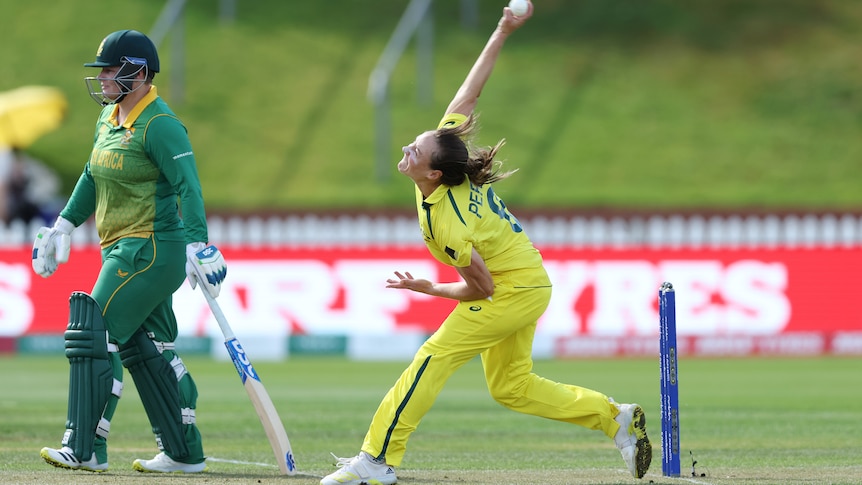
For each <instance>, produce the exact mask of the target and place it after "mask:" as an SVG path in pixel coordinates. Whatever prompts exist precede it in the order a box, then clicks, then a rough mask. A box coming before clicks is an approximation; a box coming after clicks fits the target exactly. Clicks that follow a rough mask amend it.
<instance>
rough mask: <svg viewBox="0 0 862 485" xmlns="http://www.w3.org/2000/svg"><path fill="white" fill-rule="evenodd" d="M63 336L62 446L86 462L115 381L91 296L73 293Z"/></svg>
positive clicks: (102, 325) (99, 313) (98, 311)
mask: <svg viewBox="0 0 862 485" xmlns="http://www.w3.org/2000/svg"><path fill="white" fill-rule="evenodd" d="M64 337H65V340H66V357H67V358H68V359H69V406H68V414H67V417H66V434H65V435H64V436H63V445H65V446H68V447H70V448H72V450H74V451H75V456H77V457H78V459H80V460H82V461H86V460H89V459H90V458H91V457H92V455H93V442H94V440H95V436H96V427H97V426H98V425H99V420H100V419H101V417H102V413H103V412H104V410H105V405H106V404H107V402H108V399H109V398H110V396H111V388H112V386H113V382H114V370H113V366H112V364H111V357H110V355H109V353H108V332H107V330H106V329H105V322H104V321H103V320H102V310H101V309H100V308H99V304H98V303H96V301H95V300H93V298H92V297H90V295H88V294H86V293H82V292H74V293H72V296H71V297H70V298H69V325H68V326H67V327H66V333H65V334H64Z"/></svg>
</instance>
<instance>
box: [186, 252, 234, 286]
mask: <svg viewBox="0 0 862 485" xmlns="http://www.w3.org/2000/svg"><path fill="white" fill-rule="evenodd" d="M186 276H187V277H188V280H189V284H190V285H191V286H192V289H195V288H196V287H197V285H198V283H200V284H201V287H202V288H203V289H204V290H205V291H206V292H207V293H209V294H210V296H212V297H213V298H216V297H217V296H218V294H219V292H220V291H221V283H222V281H224V279H225V276H227V265H226V264H225V262H224V257H222V255H221V251H219V250H218V248H217V247H215V246H212V245H210V246H207V245H206V244H205V243H202V242H196V243H191V244H187V245H186Z"/></svg>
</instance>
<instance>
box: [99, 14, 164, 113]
mask: <svg viewBox="0 0 862 485" xmlns="http://www.w3.org/2000/svg"><path fill="white" fill-rule="evenodd" d="M84 66H86V67H99V68H105V67H115V66H118V67H120V69H119V71H117V74H116V75H115V76H114V77H113V78H104V77H95V76H92V77H86V78H84V81H85V83H86V84H87V89H88V91H89V93H90V96H91V97H92V98H93V99H94V100H96V102H97V103H99V104H101V105H102V106H106V105H109V104H113V103H119V102H120V101H122V100H123V99H124V98H125V97H126V95H127V94H129V93H131V92H133V91H135V90H136V89H138V88H140V87H141V86H143V85H144V83H143V82H141V81H135V78H136V77H137V76H138V74H139V73H140V72H142V71H143V72H144V79H147V78H148V77H150V73H155V72H159V54H158V52H157V51H156V46H155V44H153V41H152V40H150V38H149V37H147V36H146V35H144V34H142V33H141V32H138V31H137V30H118V31H116V32H112V33H110V34H108V36H107V37H105V38H104V39H102V42H101V44H99V49H98V50H97V51H96V60H95V61H94V62H88V63H86V64H84ZM103 81H114V82H116V87H117V88H118V92H116V93H109V92H105V90H103V88H102V82H103Z"/></svg>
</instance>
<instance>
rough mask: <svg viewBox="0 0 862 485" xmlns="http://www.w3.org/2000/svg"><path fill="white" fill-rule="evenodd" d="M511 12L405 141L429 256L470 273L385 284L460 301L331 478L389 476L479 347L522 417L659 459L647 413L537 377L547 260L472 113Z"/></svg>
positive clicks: (516, 20) (643, 467) (506, 400)
mask: <svg viewBox="0 0 862 485" xmlns="http://www.w3.org/2000/svg"><path fill="white" fill-rule="evenodd" d="M532 8H533V7H532V4H530V6H529V9H528V11H527V13H526V14H524V15H523V16H519V17H516V16H514V15H513V14H512V12H511V10H510V9H509V8H508V7H506V8H504V9H503V17H502V18H501V19H500V21H499V23H498V25H497V29H496V30H495V31H494V33H493V34H492V35H491V38H490V40H489V41H488V43H487V45H486V46H485V48H484V50H483V51H482V53H481V54H480V56H479V58H478V60H477V61H476V63H475V64H474V65H473V68H472V70H471V71H470V73H469V74H468V76H467V78H466V79H465V81H464V83H463V84H462V86H461V88H460V89H459V90H458V92H457V94H456V95H455V98H454V99H453V100H452V102H451V103H450V104H449V107H448V108H447V110H446V115H445V116H444V117H443V119H442V120H441V121H440V123H439V125H438V127H437V129H436V130H432V131H426V132H424V133H422V134H420V135H419V136H418V137H416V139H415V140H414V141H413V142H412V143H411V144H410V145H408V146H406V147H404V149H403V152H404V157H403V158H402V159H401V161H399V162H398V170H399V171H400V172H401V173H403V174H404V175H406V176H407V177H410V178H411V179H412V180H413V182H414V183H415V185H416V208H417V212H418V215H419V226H420V228H421V230H422V235H423V237H424V239H425V244H426V245H427V247H428V249H429V251H430V252H431V254H432V255H433V256H434V258H436V259H437V260H438V261H440V262H441V263H443V264H446V265H449V266H453V267H454V268H455V269H456V270H457V271H458V273H459V275H460V276H461V278H462V281H457V282H448V283H437V282H432V281H429V280H426V279H421V278H415V277H414V276H413V275H412V274H410V273H409V272H404V273H403V274H402V273H401V272H395V276H396V277H395V278H393V279H389V280H388V285H387V287H388V288H399V289H408V290H412V291H417V292H420V293H426V294H428V295H433V296H438V297H442V298H448V299H452V300H457V301H458V303H457V305H456V306H455V309H454V310H453V311H452V313H450V314H449V316H448V317H447V318H446V320H444V321H443V323H442V325H441V326H440V328H439V329H438V330H437V331H436V332H435V333H434V334H433V335H432V336H431V337H430V338H429V339H428V340H427V341H426V342H425V344H423V345H422V347H421V348H420V349H419V350H418V352H417V353H416V355H415V356H414V358H413V362H412V363H411V364H410V366H409V367H407V369H405V370H404V372H403V373H402V374H401V376H400V377H399V378H398V380H397V382H396V383H395V385H394V386H393V387H392V388H391V389H390V390H389V392H388V393H387V394H386V396H385V397H384V398H383V401H382V402H381V403H380V405H379V407H378V408H377V411H376V413H375V414H374V417H373V419H372V421H371V425H370V427H369V429H368V432H367V434H366V435H365V440H364V442H363V443H362V447H361V451H360V453H359V454H358V455H357V456H355V457H353V458H343V459H340V461H339V465H340V468H339V470H338V471H336V472H334V473H332V474H331V475H329V476H327V477H324V478H323V480H322V481H321V484H322V485H336V484H339V485H344V484H350V485H359V484H361V483H374V484H392V483H396V482H397V478H396V475H395V467H397V466H399V465H400V464H401V460H402V458H403V457H404V453H405V451H406V448H407V440H408V439H409V437H410V435H411V433H413V431H415V430H416V428H417V426H418V425H419V422H420V421H421V420H422V418H423V417H424V416H425V413H426V412H428V410H429V409H430V408H431V406H432V405H433V404H434V401H435V399H436V398H437V394H438V393H440V391H441V390H442V389H443V386H444V385H445V384H446V381H447V380H448V379H449V377H450V376H451V375H452V374H453V373H454V372H455V371H456V370H458V369H459V368H460V367H461V366H463V365H464V364H465V363H467V362H469V361H470V360H471V359H473V358H474V357H475V356H476V355H480V356H481V359H482V366H483V369H484V372H485V380H486V381H487V383H488V390H489V391H490V393H491V396H492V397H493V398H494V399H495V400H496V401H497V402H499V403H500V404H502V405H503V406H505V407H507V408H509V409H512V410H514V411H518V412H521V413H525V414H532V415H536V416H541V417H543V418H549V419H555V420H558V421H563V422H566V423H572V424H577V425H580V426H584V427H586V428H589V429H595V430H600V431H601V432H603V433H604V434H605V435H607V436H608V438H611V439H614V441H615V443H616V445H617V447H618V448H619V449H620V452H621V453H622V455H623V458H624V460H625V462H626V466H627V468H628V469H629V471H630V472H631V473H632V475H633V476H634V477H636V478H641V477H643V475H644V474H645V473H646V471H647V469H648V467H649V464H650V460H651V453H652V452H651V446H650V443H649V439H648V438H647V435H646V426H645V418H644V413H643V409H642V408H641V407H640V406H638V405H637V404H618V403H616V402H614V401H613V400H612V399H610V398H609V397H608V396H606V395H604V394H602V393H600V392H597V391H593V390H590V389H586V388H584V387H579V386H576V385H571V384H562V383H558V382H554V381H550V380H548V379H545V378H542V377H540V376H538V375H536V374H534V373H532V372H531V371H532V367H533V361H532V345H533V336H534V334H535V331H536V324H537V322H538V319H539V317H541V316H542V314H543V313H544V311H545V309H546V308H547V307H548V303H549V301H550V298H551V282H550V280H549V278H548V274H547V272H546V271H545V268H544V267H543V264H542V256H541V254H540V253H539V251H538V250H537V249H536V248H535V247H534V246H533V244H532V242H531V241H530V239H529V238H528V237H527V234H526V233H525V232H524V230H523V228H522V227H521V225H520V223H519V222H518V220H517V219H516V218H515V216H513V215H512V213H511V212H510V211H509V209H508V207H507V206H506V204H505V203H504V202H503V200H502V199H501V198H500V197H499V196H498V195H497V194H496V193H495V192H494V188H493V183H494V182H496V181H498V180H501V179H504V178H507V177H508V176H510V175H511V174H512V173H514V172H512V171H507V172H504V171H502V167H501V164H500V163H499V162H496V161H495V160H494V156H495V155H496V153H497V151H498V150H499V149H500V147H502V145H503V141H500V142H499V143H498V144H497V145H496V146H494V147H490V148H476V147H474V145H473V144H472V143H471V139H472V136H473V134H474V133H475V131H476V128H477V123H476V117H475V116H474V114H473V110H474V108H475V106H476V103H477V101H478V97H479V93H480V91H481V89H482V87H483V86H484V84H485V82H486V81H487V79H488V77H489V76H490V74H491V71H492V68H493V66H494V64H495V62H496V59H497V57H498V54H499V52H500V48H501V47H502V45H503V42H504V40H505V39H506V38H507V37H508V35H509V34H510V33H511V32H512V31H514V30H515V29H516V28H518V27H520V26H521V25H522V24H523V23H524V22H525V21H526V20H527V18H529V17H530V15H532Z"/></svg>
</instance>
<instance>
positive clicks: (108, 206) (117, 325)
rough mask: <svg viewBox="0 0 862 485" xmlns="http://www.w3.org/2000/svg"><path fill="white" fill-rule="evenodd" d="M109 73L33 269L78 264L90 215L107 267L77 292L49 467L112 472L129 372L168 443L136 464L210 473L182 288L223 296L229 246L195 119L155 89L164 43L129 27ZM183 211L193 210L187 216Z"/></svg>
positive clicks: (96, 91) (108, 54) (104, 70)
mask: <svg viewBox="0 0 862 485" xmlns="http://www.w3.org/2000/svg"><path fill="white" fill-rule="evenodd" d="M85 65H86V66H88V67H96V68H100V69H101V72H100V73H99V76H98V77H89V78H86V81H87V85H88V87H89V91H90V95H91V96H92V97H93V98H94V99H95V100H96V101H97V102H99V104H101V105H102V106H103V109H102V111H101V114H100V115H99V119H98V121H97V123H96V132H95V135H94V142H93V150H92V152H91V153H90V158H89V160H88V162H87V164H86V165H85V167H84V171H83V173H82V174H81V177H80V178H79V179H78V183H77V184H76V185H75V188H74V190H73V192H72V195H71V196H70V198H69V201H68V203H67V204H66V206H65V208H64V209H63V210H62V211H61V212H60V215H59V217H58V218H57V221H56V222H55V223H54V226H53V227H50V228H48V227H43V228H42V229H41V230H40V231H39V233H38V234H37V236H36V241H35V243H34V246H33V269H34V270H35V271H36V272H37V273H38V274H39V275H41V276H43V277H48V276H50V275H51V274H53V273H54V271H56V270H57V267H58V263H62V262H65V261H67V260H68V256H69V235H70V233H71V232H72V230H73V229H75V228H76V227H78V226H80V225H81V224H82V223H84V222H85V221H86V220H87V219H89V218H90V217H91V216H92V217H94V219H95V224H96V229H97V230H98V233H99V240H100V245H101V248H102V267H101V271H100V272H99V276H98V278H97V279H96V282H95V284H94V285H93V288H92V292H91V293H90V294H87V293H84V292H75V293H73V294H72V295H71V297H70V299H69V302H70V303H69V304H70V312H69V324H68V327H67V330H66V332H65V342H66V356H67V357H68V359H69V364H70V373H69V408H68V414H67V421H66V432H65V434H64V435H63V439H62V441H61V444H62V446H61V448H59V449H54V448H47V447H46V448H43V449H42V451H41V456H42V458H44V459H45V461H47V462H48V463H50V464H52V465H55V466H58V467H61V468H69V469H82V470H88V471H93V472H102V471H105V470H107V469H108V447H107V443H108V442H107V438H108V433H109V431H110V424H111V418H112V417H113V414H114V410H115V409H116V406H117V401H118V399H119V398H120V395H121V394H122V389H123V368H124V367H125V368H126V369H128V370H129V373H130V374H131V375H132V378H133V379H134V382H135V386H136V387H137V390H138V393H139V394H140V396H141V401H142V402H143V405H144V409H145V410H146V413H147V416H148V418H149V420H150V424H151V425H152V429H153V433H155V437H156V443H157V445H158V447H159V449H160V450H161V452H160V453H158V454H157V455H156V456H155V458H153V459H151V460H144V459H139V460H135V461H134V463H133V464H132V467H133V468H134V469H136V470H138V471H142V472H173V473H176V472H181V473H196V472H201V471H204V470H205V469H206V462H205V456H204V451H203V445H202V442H201V435H200V432H199V431H198V428H197V426H196V424H195V407H196V401H197V388H196V387H195V383H194V380H192V377H191V375H190V374H189V373H188V370H187V369H186V367H185V365H184V364H183V361H182V360H181V359H180V357H179V356H178V355H177V353H176V351H175V349H174V341H175V340H176V338H177V321H176V317H175V316H174V312H173V308H172V306H171V298H172V295H173V293H174V292H175V291H176V290H177V289H178V288H179V287H180V285H181V284H182V283H183V281H184V280H185V279H186V278H188V280H189V283H190V284H191V285H192V287H193V288H194V287H195V286H196V285H197V284H200V285H201V286H202V289H203V291H206V292H208V293H209V294H210V295H211V296H213V297H217V296H218V294H219V291H220V288H221V283H222V281H223V280H224V278H225V275H226V272H227V270H226V266H225V262H224V258H223V257H222V255H221V253H220V252H219V251H218V249H216V248H215V247H214V246H207V241H208V236H207V224H206V216H205V213H204V203H203V196H202V193H201V186H200V182H199V180H198V174H197V168H196V164H195V156H194V151H193V150H192V146H191V143H190V142H189V138H188V134H187V132H186V128H185V126H183V124H182V122H181V121H180V120H179V119H178V118H177V116H176V115H175V114H174V113H173V112H172V111H171V109H170V108H169V107H168V105H167V104H166V103H165V102H164V100H162V99H161V98H160V97H159V96H158V92H157V91H156V87H155V86H154V85H153V84H152V81H153V77H154V75H155V73H157V72H159V58H158V53H157V52H156V47H155V45H154V44H153V43H152V41H151V40H150V39H149V38H147V37H146V36H145V35H144V34H142V33H140V32H137V31H134V30H121V31H117V32H113V33H111V34H109V35H108V36H107V37H105V39H104V40H103V41H102V42H101V44H100V45H99V48H98V50H97V52H96V60H95V62H92V63H88V64H85ZM181 212H182V216H180V213H181Z"/></svg>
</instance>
